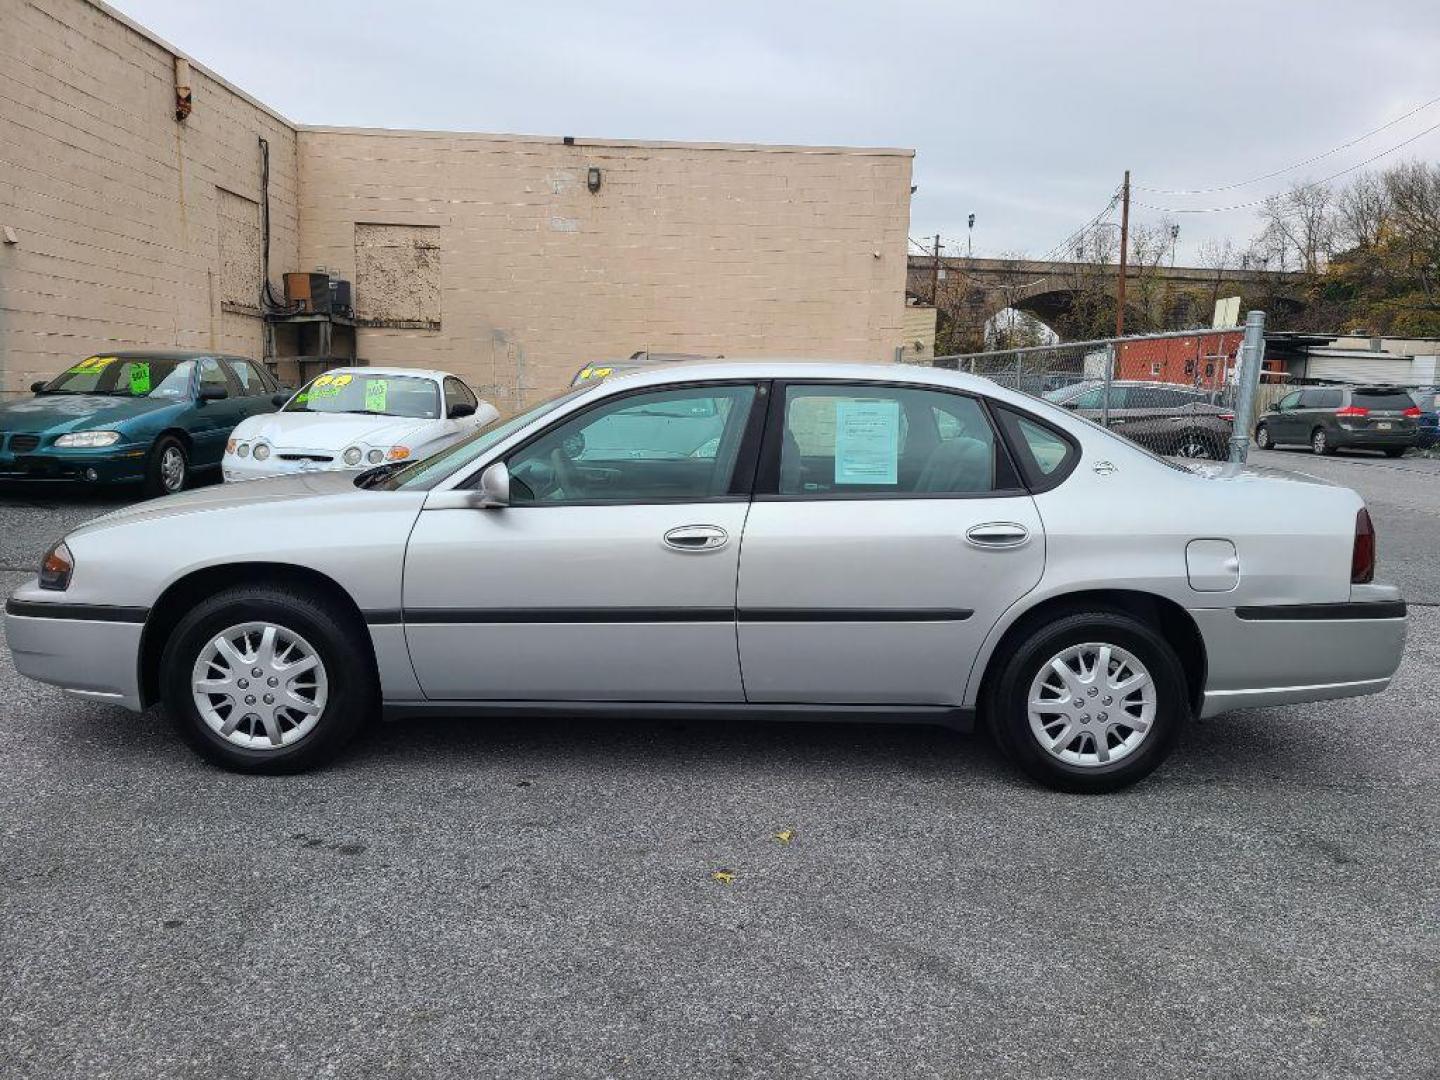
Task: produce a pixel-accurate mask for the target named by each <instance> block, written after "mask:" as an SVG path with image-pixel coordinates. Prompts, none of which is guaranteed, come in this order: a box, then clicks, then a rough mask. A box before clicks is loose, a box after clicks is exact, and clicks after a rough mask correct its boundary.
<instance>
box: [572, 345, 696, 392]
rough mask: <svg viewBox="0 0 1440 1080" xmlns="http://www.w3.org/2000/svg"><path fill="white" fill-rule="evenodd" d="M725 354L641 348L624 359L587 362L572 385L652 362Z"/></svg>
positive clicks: (669, 362)
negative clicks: (654, 350)
mask: <svg viewBox="0 0 1440 1080" xmlns="http://www.w3.org/2000/svg"><path fill="white" fill-rule="evenodd" d="M723 359H724V357H723V356H702V355H700V354H699V353H655V352H650V351H649V350H648V349H640V350H638V351H636V352H633V353H631V354H630V355H629V356H628V357H626V358H625V359H624V360H595V361H592V362H591V363H589V364H586V365H585V366H584V367H582V368H581V369H580V370H579V371H577V372H576V373H575V378H573V379H571V380H570V385H571V386H579V385H581V384H582V383H585V382H588V381H589V380H591V379H606V378H609V377H610V376H611V375H615V374H618V373H619V372H622V371H634V370H636V369H637V368H644V367H649V366H650V365H651V364H671V363H675V362H677V361H684V360H723Z"/></svg>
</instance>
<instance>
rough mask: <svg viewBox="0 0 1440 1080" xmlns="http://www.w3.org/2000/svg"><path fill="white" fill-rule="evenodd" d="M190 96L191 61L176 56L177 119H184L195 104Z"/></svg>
mask: <svg viewBox="0 0 1440 1080" xmlns="http://www.w3.org/2000/svg"><path fill="white" fill-rule="evenodd" d="M193 104H194V103H193V101H192V100H191V97H190V61H189V60H186V59H185V58H184V57H183V56H177V57H175V119H176V120H184V119H185V118H186V117H187V116H189V115H190V109H191V107H192V106H193Z"/></svg>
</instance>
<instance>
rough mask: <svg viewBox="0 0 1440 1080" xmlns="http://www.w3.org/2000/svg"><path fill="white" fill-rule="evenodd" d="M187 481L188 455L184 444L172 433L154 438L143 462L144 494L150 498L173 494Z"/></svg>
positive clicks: (182, 489) (181, 489)
mask: <svg viewBox="0 0 1440 1080" xmlns="http://www.w3.org/2000/svg"><path fill="white" fill-rule="evenodd" d="M177 462H178V465H177ZM189 482H190V455H189V454H188V453H187V452H186V450H185V444H184V443H182V442H181V441H180V440H179V439H177V438H175V436H173V435H164V436H162V437H161V438H159V439H156V440H155V445H154V446H152V447H151V448H150V457H149V458H148V459H147V460H146V462H145V494H146V495H149V496H151V497H152V498H154V497H157V496H160V495H175V494H178V493H179V492H181V491H184V490H185V485H186V484H188V483H189Z"/></svg>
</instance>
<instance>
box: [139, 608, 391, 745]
mask: <svg viewBox="0 0 1440 1080" xmlns="http://www.w3.org/2000/svg"><path fill="white" fill-rule="evenodd" d="M353 621H354V620H353V617H352V616H350V615H348V614H347V613H346V612H345V611H344V610H343V609H342V608H341V607H340V606H339V605H338V604H336V603H335V602H334V601H333V600H332V599H331V598H330V597H328V596H325V595H323V594H322V593H320V592H312V591H309V590H295V591H291V590H288V589H281V588H275V587H254V588H248V587H239V588H235V589H231V590H227V591H226V592H222V593H219V594H217V595H215V596H213V597H211V598H210V599H208V600H206V601H205V602H204V603H202V604H200V605H198V606H197V607H196V608H195V609H194V610H192V611H191V612H190V613H189V614H188V615H186V616H185V617H184V618H183V619H182V620H181V621H180V624H179V625H178V626H177V627H176V628H175V631H174V633H172V634H171V636H170V640H169V641H168V642H167V644H166V646H165V650H164V653H163V654H162V656H161V660H160V665H161V667H160V678H161V686H162V688H163V697H164V700H165V706H166V709H167V711H168V712H169V713H170V715H171V717H172V718H173V719H174V721H175V723H176V725H177V726H178V728H179V731H180V734H181V735H182V736H183V737H184V739H185V740H186V742H188V743H189V744H190V745H191V746H192V747H193V748H194V749H195V750H196V751H197V752H198V753H199V754H200V755H201V756H202V757H204V758H205V759H206V760H207V761H210V762H212V763H214V764H216V765H220V766H223V767H224V768H227V769H233V770H236V771H239V772H252V773H288V772H299V771H301V770H304V769H308V768H311V767H313V766H316V765H319V764H322V763H324V762H325V761H328V760H330V759H331V758H333V757H334V756H335V755H336V754H338V753H339V752H340V750H341V749H342V748H343V747H344V745H345V744H346V743H347V742H349V740H350V739H351V738H352V737H353V736H354V735H355V733H356V732H357V731H358V730H359V729H360V728H361V727H362V726H363V725H364V723H365V722H366V721H367V720H368V719H369V718H370V717H371V716H372V715H373V714H374V712H375V709H376V705H377V702H378V698H379V689H378V684H377V681H376V677H375V667H374V662H373V660H372V658H371V657H370V655H369V650H368V649H366V648H363V647H362V646H361V644H360V640H361V639H360V635H361V634H363V629H364V628H363V627H357V626H354V625H352V623H353Z"/></svg>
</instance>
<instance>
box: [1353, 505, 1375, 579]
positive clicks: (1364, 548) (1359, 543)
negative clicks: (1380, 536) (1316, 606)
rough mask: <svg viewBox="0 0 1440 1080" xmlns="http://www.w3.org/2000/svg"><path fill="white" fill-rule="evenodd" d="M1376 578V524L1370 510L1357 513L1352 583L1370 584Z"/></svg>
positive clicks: (1361, 510) (1362, 509)
mask: <svg viewBox="0 0 1440 1080" xmlns="http://www.w3.org/2000/svg"><path fill="white" fill-rule="evenodd" d="M1374 580H1375V526H1374V524H1373V523H1372V522H1371V521H1370V511H1368V510H1366V509H1365V508H1364V507H1361V509H1360V512H1359V513H1358V514H1356V515H1355V547H1354V548H1353V549H1351V552H1350V583H1351V584H1352V585H1368V584H1369V583H1370V582H1372V581H1374Z"/></svg>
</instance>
